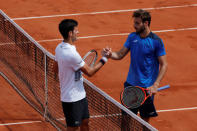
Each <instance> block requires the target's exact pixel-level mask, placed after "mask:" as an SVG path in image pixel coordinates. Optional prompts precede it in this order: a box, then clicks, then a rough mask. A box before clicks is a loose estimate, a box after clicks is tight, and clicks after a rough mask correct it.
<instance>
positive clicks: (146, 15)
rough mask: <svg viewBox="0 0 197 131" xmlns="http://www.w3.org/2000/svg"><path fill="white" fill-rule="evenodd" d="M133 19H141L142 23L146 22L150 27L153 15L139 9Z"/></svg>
mask: <svg viewBox="0 0 197 131" xmlns="http://www.w3.org/2000/svg"><path fill="white" fill-rule="evenodd" d="M133 17H140V18H141V19H142V22H143V23H144V22H145V21H148V26H150V23H151V15H150V12H148V11H145V10H142V9H139V10H136V11H135V12H134V13H133Z"/></svg>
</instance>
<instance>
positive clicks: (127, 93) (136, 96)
mask: <svg viewBox="0 0 197 131" xmlns="http://www.w3.org/2000/svg"><path fill="white" fill-rule="evenodd" d="M144 97H145V94H144V92H143V91H142V90H141V89H139V88H132V87H131V88H128V89H125V90H124V92H123V97H122V102H123V103H124V104H125V105H126V106H127V107H129V108H137V107H139V105H141V103H142V102H143V101H144Z"/></svg>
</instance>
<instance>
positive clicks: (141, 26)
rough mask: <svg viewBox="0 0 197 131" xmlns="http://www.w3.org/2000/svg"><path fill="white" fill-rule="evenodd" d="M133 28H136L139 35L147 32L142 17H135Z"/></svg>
mask: <svg viewBox="0 0 197 131" xmlns="http://www.w3.org/2000/svg"><path fill="white" fill-rule="evenodd" d="M133 27H134V28H135V30H136V32H137V33H142V32H144V30H145V25H144V23H143V22H142V19H141V18H140V17H134V20H133Z"/></svg>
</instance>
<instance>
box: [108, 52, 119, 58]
mask: <svg viewBox="0 0 197 131" xmlns="http://www.w3.org/2000/svg"><path fill="white" fill-rule="evenodd" d="M110 58H111V59H113V60H120V59H121V56H120V53H118V52H112V55H111V57H110Z"/></svg>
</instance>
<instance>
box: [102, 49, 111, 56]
mask: <svg viewBox="0 0 197 131" xmlns="http://www.w3.org/2000/svg"><path fill="white" fill-rule="evenodd" d="M101 55H102V56H103V57H107V58H111V56H112V50H111V48H109V47H106V48H103V50H102V51H101Z"/></svg>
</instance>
